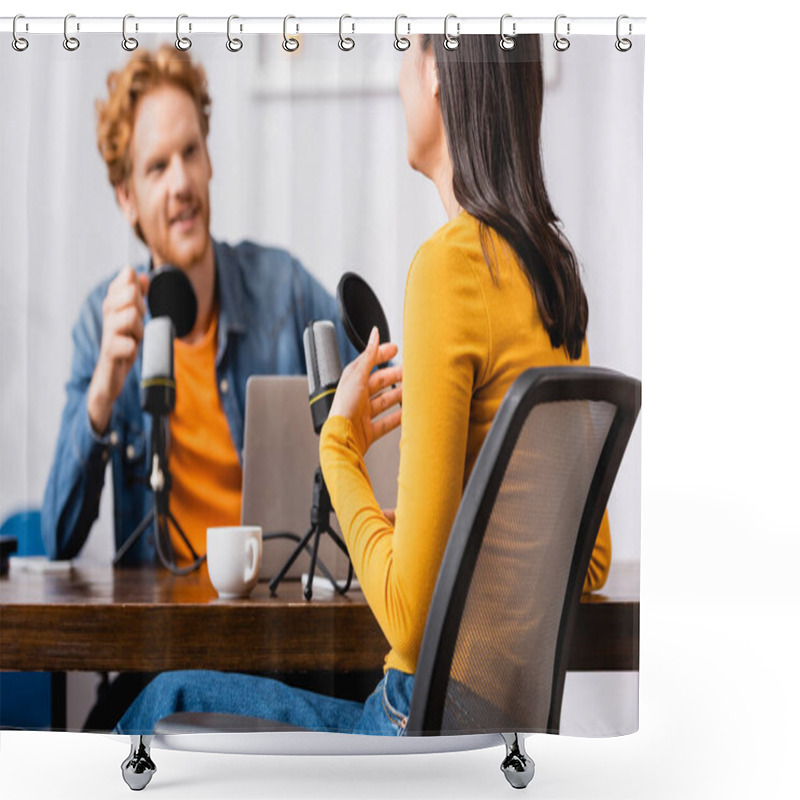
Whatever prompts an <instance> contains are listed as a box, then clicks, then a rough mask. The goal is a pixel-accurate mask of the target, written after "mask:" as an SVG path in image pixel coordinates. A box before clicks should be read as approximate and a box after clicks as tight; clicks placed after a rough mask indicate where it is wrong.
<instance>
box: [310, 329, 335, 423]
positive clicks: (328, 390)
mask: <svg viewBox="0 0 800 800" xmlns="http://www.w3.org/2000/svg"><path fill="white" fill-rule="evenodd" d="M303 349H304V350H305V356H306V371H307V372H308V404H309V406H310V407H311V419H312V421H313V423H314V433H317V434H319V432H320V431H321V430H322V426H323V425H324V424H325V420H326V419H328V414H329V413H330V410H331V406H332V405H333V395H334V394H335V393H336V387H337V386H338V385H339V378H340V377H341V376H342V361H341V358H340V356H339V345H338V343H337V341H336V328H334V327H333V323H332V322H330V321H328V320H314V321H312V322H309V323H308V325H307V326H306V329H305V331H303Z"/></svg>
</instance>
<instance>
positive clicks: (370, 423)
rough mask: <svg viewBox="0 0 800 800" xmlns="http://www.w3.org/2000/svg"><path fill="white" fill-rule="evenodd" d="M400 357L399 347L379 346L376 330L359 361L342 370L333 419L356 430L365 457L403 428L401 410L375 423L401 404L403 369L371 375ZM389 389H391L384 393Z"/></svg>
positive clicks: (388, 344)
mask: <svg viewBox="0 0 800 800" xmlns="http://www.w3.org/2000/svg"><path fill="white" fill-rule="evenodd" d="M396 355H397V345H395V344H392V343H391V342H387V343H386V344H379V342H378V329H377V328H373V329H372V333H371V334H370V337H369V342H367V347H366V349H365V350H364V352H363V353H361V355H360V356H358V358H356V359H355V360H354V361H351V362H350V363H349V364H348V365H347V366H346V367H345V368H344V370H342V377H341V378H340V379H339V385H338V387H337V388H336V394H335V395H334V397H333V405H332V406H331V410H330V416H332V417H333V416H341V417H346V418H347V419H349V420H350V422H351V423H352V425H353V427H354V428H355V433H356V439H357V440H358V444H359V447H360V448H362V449H361V455H362V456H363V455H364V454H365V453H366V452H367V450H368V449H369V447H370V445H371V444H372V443H373V442H374V441H377V440H378V439H380V438H381V436H385V435H386V434H387V433H389V432H390V431H393V430H394V429H395V428H397V427H398V426H399V425H400V417H401V409H400V408H398V409H397V410H396V411H393V412H391V413H390V414H386V416H383V417H381V418H380V419H376V417H378V416H379V415H380V414H383V412H384V411H386V410H387V409H390V408H392V406H395V405H397V404H398V403H400V401H401V399H402V396H403V389H402V387H401V386H393V384H398V383H399V382H400V381H401V380H402V378H403V368H402V367H401V366H394V367H384V368H383V369H379V370H377V371H376V372H372V370H373V368H374V367H375V366H376V365H377V364H383V363H384V362H386V361H389V359H391V358H394V356H396ZM387 386H392V388H391V389H388V390H386V391H383V390H384V389H385V388H386V387H387Z"/></svg>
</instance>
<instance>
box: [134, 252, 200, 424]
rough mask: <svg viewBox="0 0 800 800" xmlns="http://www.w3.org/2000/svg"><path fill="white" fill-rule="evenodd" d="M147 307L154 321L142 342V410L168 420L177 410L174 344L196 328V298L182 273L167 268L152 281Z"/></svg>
mask: <svg viewBox="0 0 800 800" xmlns="http://www.w3.org/2000/svg"><path fill="white" fill-rule="evenodd" d="M147 305H148V306H149V308H150V316H151V319H150V320H149V321H148V323H147V325H145V327H144V337H143V339H142V380H141V383H140V385H139V388H140V396H141V401H142V408H143V409H144V410H145V411H146V412H148V413H149V414H152V415H154V416H167V415H168V414H169V413H170V412H172V411H173V410H174V408H175V370H174V363H173V340H174V339H175V337H176V336H177V337H178V338H179V339H180V338H182V337H184V336H186V335H187V334H188V333H191V330H192V328H194V323H195V321H196V320H197V296H196V295H195V293H194V289H193V288H192V283H191V281H190V280H189V278H188V277H187V275H186V273H185V272H184V271H183V270H182V269H178V268H177V267H173V266H172V265H171V264H164V265H163V266H161V267H159V268H158V269H157V270H155V272H153V275H152V277H151V278H150V288H149V290H148V292H147Z"/></svg>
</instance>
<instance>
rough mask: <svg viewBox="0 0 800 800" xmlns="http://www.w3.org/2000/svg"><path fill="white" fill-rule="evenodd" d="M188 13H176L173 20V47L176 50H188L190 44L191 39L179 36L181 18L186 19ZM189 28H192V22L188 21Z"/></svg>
mask: <svg viewBox="0 0 800 800" xmlns="http://www.w3.org/2000/svg"><path fill="white" fill-rule="evenodd" d="M188 18H189V15H188V14H178V16H177V18H176V20H175V47H176V48H177V49H178V50H188V49H189V48H190V47H191V46H192V40H191V39H190V38H189V37H188V36H181V20H182V19H188ZM189 30H190V31H191V30H192V23H191V22H190V23H189Z"/></svg>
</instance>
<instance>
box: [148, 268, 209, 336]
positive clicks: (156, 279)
mask: <svg viewBox="0 0 800 800" xmlns="http://www.w3.org/2000/svg"><path fill="white" fill-rule="evenodd" d="M147 305H148V306H149V307H150V316H151V317H169V318H170V319H171V320H172V324H173V325H174V326H175V335H176V336H177V337H178V338H179V339H182V338H183V337H184V336H187V335H188V334H189V333H191V331H192V328H194V323H195V322H196V320H197V295H195V293H194V289H193V288H192V282H191V281H190V280H189V278H188V277H187V275H186V273H185V272H184V271H183V270H182V269H178V267H173V266H172V264H164V265H162V266H161V267H159V268H158V269H157V270H155V272H154V273H153V275H152V277H151V278H150V288H149V289H148V291H147Z"/></svg>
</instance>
